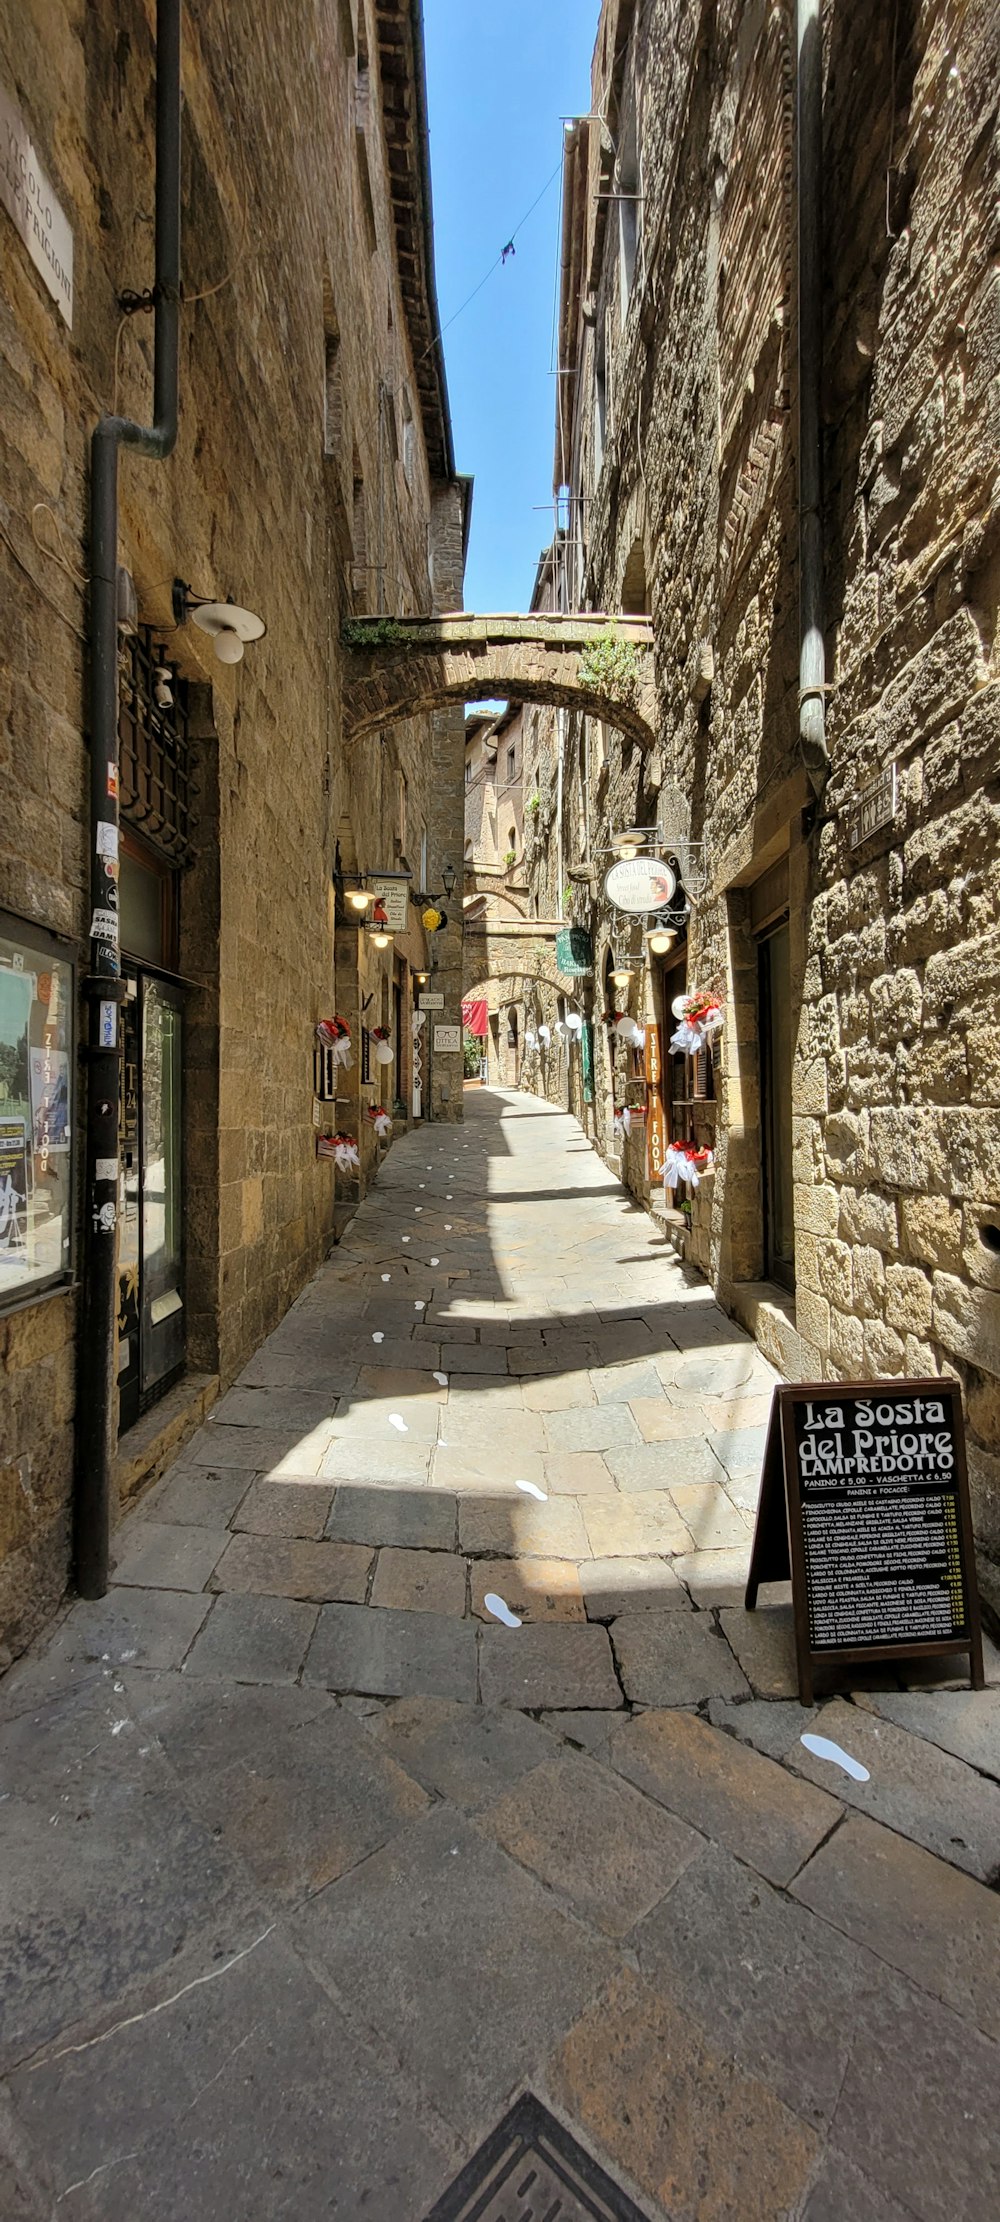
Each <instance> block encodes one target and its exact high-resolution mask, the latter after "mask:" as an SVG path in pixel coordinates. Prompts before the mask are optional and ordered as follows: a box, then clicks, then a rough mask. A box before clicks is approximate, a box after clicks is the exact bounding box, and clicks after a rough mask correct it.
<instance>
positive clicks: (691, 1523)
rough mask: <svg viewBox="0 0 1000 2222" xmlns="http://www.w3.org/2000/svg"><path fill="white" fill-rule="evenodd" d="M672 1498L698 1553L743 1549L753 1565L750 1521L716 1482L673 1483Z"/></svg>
mask: <svg viewBox="0 0 1000 2222" xmlns="http://www.w3.org/2000/svg"><path fill="white" fill-rule="evenodd" d="M670 1494H671V1496H672V1498H673V1500H674V1503H675V1505H676V1506H677V1510H678V1512H679V1513H680V1516H681V1519H682V1520H683V1522H684V1525H685V1527H686V1528H687V1531H688V1534H689V1535H690V1537H691V1541H692V1543H693V1544H694V1547H695V1550H696V1551H730V1550H739V1549H740V1548H742V1549H743V1551H744V1552H745V1554H746V1561H747V1566H748V1567H749V1563H750V1545H751V1543H752V1540H753V1537H752V1534H751V1530H750V1526H749V1523H748V1521H747V1520H746V1519H745V1518H744V1516H743V1514H742V1513H741V1512H738V1511H737V1509H736V1506H735V1505H733V1504H732V1503H731V1502H730V1500H729V1498H728V1497H727V1496H726V1494H725V1491H724V1490H723V1489H721V1488H720V1487H719V1485H718V1483H716V1482H712V1481H693V1482H688V1483H676V1482H675V1483H674V1484H673V1485H672V1487H671V1491H670Z"/></svg>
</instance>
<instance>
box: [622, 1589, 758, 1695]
mask: <svg viewBox="0 0 1000 2222" xmlns="http://www.w3.org/2000/svg"><path fill="white" fill-rule="evenodd" d="M611 1641H612V1643H613V1645H614V1651H615V1658H616V1660H617V1662H618V1671H619V1674H620V1675H621V1679H622V1685H623V1688H624V1690H625V1694H626V1696H627V1697H629V1698H630V1699H631V1701H632V1703H633V1704H634V1705H701V1704H703V1703H704V1701H705V1699H706V1698H709V1697H739V1696H742V1695H747V1694H748V1686H747V1683H746V1680H745V1678H744V1676H743V1674H742V1672H741V1670H740V1668H739V1666H738V1665H737V1663H736V1660H735V1659H734V1657H733V1654H732V1652H731V1651H730V1649H729V1645H728V1644H727V1643H726V1641H725V1638H724V1637H722V1636H720V1634H719V1631H718V1629H717V1627H716V1625H715V1622H714V1620H713V1619H712V1618H711V1616H710V1615H709V1614H708V1613H695V1612H678V1611H676V1610H673V1609H669V1610H667V1611H665V1612H656V1611H653V1610H652V1609H649V1608H647V1610H646V1611H645V1612H639V1613H623V1614H622V1615H621V1618H620V1619H618V1620H614V1621H612V1623H611Z"/></svg>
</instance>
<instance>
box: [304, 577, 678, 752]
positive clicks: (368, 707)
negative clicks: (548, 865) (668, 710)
mask: <svg viewBox="0 0 1000 2222" xmlns="http://www.w3.org/2000/svg"><path fill="white" fill-rule="evenodd" d="M612 628H613V630H614V638H615V640H616V641H617V642H620V643H624V644H625V645H627V646H628V647H630V648H631V649H632V650H633V651H634V658H633V661H634V684H633V686H632V687H631V689H630V698H629V699H628V700H627V701H625V700H622V699H620V698H616V697H614V696H612V695H610V694H608V693H607V692H605V691H603V689H602V687H601V685H600V683H599V679H598V678H595V677H593V676H581V664H582V660H583V658H584V656H585V654H586V652H587V651H588V650H594V649H597V648H599V647H600V645H601V644H602V643H604V642H606V641H607V640H608V638H609V633H610V632H611V629H612ZM343 639H344V647H345V649H346V650H347V656H346V659H345V662H346V670H345V685H344V691H343V697H342V708H343V721H344V734H345V738H350V739H354V738H357V737H358V736H359V735H361V734H364V733H368V732H374V731H376V730H377V728H378V727H379V726H381V725H388V724H392V723H393V722H394V721H395V720H396V719H399V718H407V717H415V716H418V715H419V714H420V713H422V712H423V711H427V710H436V709H441V708H444V707H446V706H447V705H449V704H451V703H456V702H486V701H492V700H510V701H521V702H547V703H551V704H554V705H555V706H556V707H557V708H564V709H576V710H580V711H582V712H584V713H585V714H586V715H588V716H591V717H595V718H600V719H602V720H603V722H604V723H605V724H607V725H612V726H615V727H617V728H618V730H619V731H620V732H622V733H624V734H625V735H626V736H627V737H628V738H629V739H631V740H633V741H637V742H638V743H639V745H640V747H641V748H643V749H648V748H651V747H652V745H653V742H654V739H655V736H656V691H655V685H654V677H653V648H652V631H651V628H650V624H649V620H648V618H645V617H614V618H611V617H607V616H603V615H600V614H597V615H594V614H591V615H589V616H583V617H581V616H578V615H571V616H564V615H554V614H552V615H545V616H539V617H517V616H511V617H506V616H504V617H476V616H472V615H468V614H466V613H465V612H462V611H456V612H455V613H454V614H453V615H450V616H447V617H441V618H422V617H421V618H385V617H372V618H352V619H351V620H350V622H349V624H348V625H346V626H345V628H344V636H343Z"/></svg>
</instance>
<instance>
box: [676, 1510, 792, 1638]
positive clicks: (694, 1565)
mask: <svg viewBox="0 0 1000 2222" xmlns="http://www.w3.org/2000/svg"><path fill="white" fill-rule="evenodd" d="M752 1540H753V1539H752V1537H751V1536H750V1535H748V1534H747V1532H746V1530H744V1540H743V1541H742V1542H741V1543H740V1544H739V1546H738V1547H737V1548H735V1549H730V1550H725V1551H691V1552H689V1553H688V1554H686V1555H685V1556H683V1557H680V1558H676V1559H675V1560H674V1569H675V1572H676V1573H677V1575H678V1576H679V1579H680V1580H681V1581H682V1582H684V1583H686V1585H687V1587H688V1589H689V1590H690V1592H691V1595H692V1597H693V1599H694V1602H695V1604H696V1605H700V1606H701V1608H702V1610H707V1609H708V1607H709V1606H711V1605H736V1606H738V1607H739V1608H740V1610H742V1608H743V1599H744V1597H745V1595H746V1586H747V1572H748V1569H749V1565H750V1545H751V1542H752ZM791 1595H792V1586H791V1583H790V1582H769V1583H768V1585H767V1588H766V1589H765V1590H762V1592H761V1598H760V1602H759V1604H758V1606H757V1618H758V1620H764V1619H765V1618H766V1616H767V1614H768V1612H769V1611H770V1610H771V1608H772V1606H773V1605H774V1604H787V1603H789V1602H790V1601H791Z"/></svg>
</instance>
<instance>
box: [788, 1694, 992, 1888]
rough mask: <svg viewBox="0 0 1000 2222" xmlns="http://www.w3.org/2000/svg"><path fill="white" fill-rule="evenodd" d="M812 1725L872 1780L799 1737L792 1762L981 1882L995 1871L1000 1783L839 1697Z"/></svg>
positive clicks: (801, 1771) (791, 1753)
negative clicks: (856, 1776)
mask: <svg viewBox="0 0 1000 2222" xmlns="http://www.w3.org/2000/svg"><path fill="white" fill-rule="evenodd" d="M814 1726H815V1728H816V1729H817V1731H818V1732H819V1734H820V1735H822V1736H829V1737H830V1738H831V1740H832V1742H833V1743H835V1744H840V1745H842V1747H843V1748H844V1750H845V1751H848V1752H850V1754H851V1756H852V1758H854V1759H858V1760H860V1762H861V1764H862V1766H864V1767H867V1769H868V1771H869V1776H870V1780H869V1781H867V1782H854V1781H852V1780H851V1778H850V1777H849V1776H847V1775H845V1774H843V1773H842V1772H841V1770H840V1768H836V1769H835V1768H832V1767H831V1766H830V1764H829V1762H828V1761H825V1760H821V1759H816V1758H814V1757H813V1755H812V1753H811V1752H808V1751H806V1750H805V1749H804V1747H803V1746H802V1745H801V1744H800V1743H798V1742H796V1743H794V1744H793V1745H792V1746H791V1748H790V1750H789V1751H788V1753H787V1755H786V1756H787V1759H788V1763H789V1765H790V1766H793V1767H794V1768H795V1769H796V1772H797V1773H799V1774H801V1775H804V1776H806V1778H807V1779H808V1780H809V1781H811V1782H817V1783H821V1784H822V1786H823V1787H824V1789H833V1790H834V1791H835V1793H836V1795H837V1797H838V1798H841V1799H843V1800H844V1802H845V1803H846V1804H848V1805H853V1806H857V1807H858V1809H859V1811H860V1812H862V1813H867V1814H869V1815H870V1817H871V1819H872V1820H875V1821H884V1822H885V1823H886V1824H887V1826H888V1827H889V1828H894V1829H897V1830H898V1831H899V1833H900V1835H901V1836H909V1837H911V1838H912V1839H913V1841H914V1843H916V1844H923V1845H924V1846H925V1848H926V1850H928V1851H931V1852H936V1853H937V1854H938V1857H939V1858H940V1859H946V1860H950V1862H951V1864H952V1866H954V1867H962V1868H964V1869H965V1871H966V1873H967V1874H969V1875H975V1876H977V1877H978V1879H979V1881H980V1882H992V1881H994V1880H995V1879H996V1877H997V1876H998V1874H1000V1789H998V1787H997V1785H996V1783H995V1782H990V1781H987V1780H986V1779H985V1778H984V1777H983V1776H982V1775H977V1774H975V1773H973V1771H972V1769H971V1768H969V1767H964V1766H963V1765H962V1763H961V1761H960V1760H958V1759H953V1758H952V1756H951V1754H950V1752H946V1751H938V1750H937V1749H936V1747H935V1746H934V1745H933V1744H929V1743H928V1742H927V1740H926V1738H925V1737H922V1736H910V1735H908V1734H907V1731H906V1730H905V1728H897V1727H896V1725H895V1723H894V1722H893V1721H883V1720H879V1719H878V1718H877V1716H876V1715H874V1714H872V1713H868V1712H865V1711H864V1710H863V1709H862V1708H861V1707H860V1706H858V1705H848V1704H846V1703H845V1702H844V1700H843V1699H842V1698H836V1699H835V1700H834V1701H833V1703H832V1704H830V1705H825V1706H823V1708H822V1709H821V1711H820V1712H819V1713H818V1714H817V1716H816V1719H815V1723H814Z"/></svg>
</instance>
